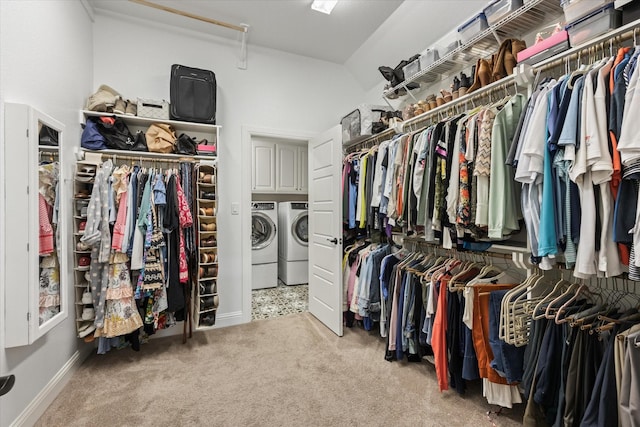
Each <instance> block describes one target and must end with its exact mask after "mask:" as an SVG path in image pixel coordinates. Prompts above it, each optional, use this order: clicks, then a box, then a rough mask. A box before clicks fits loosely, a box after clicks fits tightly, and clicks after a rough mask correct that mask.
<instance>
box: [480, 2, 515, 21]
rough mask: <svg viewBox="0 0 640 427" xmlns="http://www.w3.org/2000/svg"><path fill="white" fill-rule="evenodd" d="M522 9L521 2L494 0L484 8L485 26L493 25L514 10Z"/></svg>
mask: <svg viewBox="0 0 640 427" xmlns="http://www.w3.org/2000/svg"><path fill="white" fill-rule="evenodd" d="M521 7H522V0H494V1H492V2H491V3H490V4H489V6H487V7H485V8H484V16H486V17H487V24H489V25H493V24H495V23H496V22H498V21H499V20H501V19H502V18H504V17H505V16H507V15H508V14H510V13H511V12H513V11H514V10H518V9H519V8H521Z"/></svg>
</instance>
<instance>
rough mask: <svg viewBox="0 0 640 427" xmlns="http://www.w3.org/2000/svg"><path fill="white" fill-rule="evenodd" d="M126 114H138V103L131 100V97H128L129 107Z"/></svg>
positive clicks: (125, 111)
mask: <svg viewBox="0 0 640 427" xmlns="http://www.w3.org/2000/svg"><path fill="white" fill-rule="evenodd" d="M124 114H125V115H126V116H137V115H138V104H137V103H136V102H131V100H130V99H127V107H126V108H125V110H124Z"/></svg>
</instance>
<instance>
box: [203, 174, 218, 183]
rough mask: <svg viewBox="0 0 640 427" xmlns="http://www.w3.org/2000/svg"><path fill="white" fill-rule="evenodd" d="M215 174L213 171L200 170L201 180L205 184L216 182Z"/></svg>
mask: <svg viewBox="0 0 640 427" xmlns="http://www.w3.org/2000/svg"><path fill="white" fill-rule="evenodd" d="M214 178H215V175H214V174H212V173H204V172H200V182H202V183H204V184H215V181H214Z"/></svg>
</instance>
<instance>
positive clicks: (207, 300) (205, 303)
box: [200, 295, 220, 310]
mask: <svg viewBox="0 0 640 427" xmlns="http://www.w3.org/2000/svg"><path fill="white" fill-rule="evenodd" d="M219 304H220V297H218V295H212V296H210V297H203V298H200V310H210V309H212V308H218V305H219Z"/></svg>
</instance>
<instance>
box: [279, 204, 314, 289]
mask: <svg viewBox="0 0 640 427" xmlns="http://www.w3.org/2000/svg"><path fill="white" fill-rule="evenodd" d="M308 207H309V205H308V203H307V202H281V203H280V205H279V206H278V227H279V228H280V231H279V233H278V278H280V280H282V282H284V284H285V285H300V284H302V283H309V247H308V241H309V219H308V218H309V216H308Z"/></svg>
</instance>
